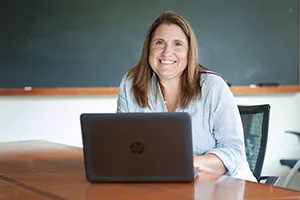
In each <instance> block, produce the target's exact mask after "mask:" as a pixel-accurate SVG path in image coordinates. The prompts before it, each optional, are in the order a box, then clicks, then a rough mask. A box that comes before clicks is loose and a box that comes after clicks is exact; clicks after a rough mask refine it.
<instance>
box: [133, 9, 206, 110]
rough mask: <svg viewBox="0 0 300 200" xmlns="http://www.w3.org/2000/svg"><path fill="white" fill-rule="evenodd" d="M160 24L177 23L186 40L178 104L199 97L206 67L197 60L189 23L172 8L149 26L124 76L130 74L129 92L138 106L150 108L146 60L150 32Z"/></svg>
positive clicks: (149, 82) (148, 74) (150, 37)
mask: <svg viewBox="0 0 300 200" xmlns="http://www.w3.org/2000/svg"><path fill="white" fill-rule="evenodd" d="M161 24H167V25H170V24H175V25H177V26H179V27H180V28H181V29H182V31H183V32H184V34H185V35H186V37H187V40H188V44H189V50H188V66H187V67H186V69H185V70H184V71H183V73H182V75H181V80H180V84H181V92H180V101H179V103H178V107H180V108H186V107H187V106H188V104H189V103H190V101H191V100H192V99H195V98H198V97H201V85H200V81H201V80H200V79H201V73H206V72H207V69H206V68H205V67H203V66H202V65H200V64H199V58H198V43H197V38H196V36H195V33H194V31H193V29H192V27H191V26H190V24H189V23H188V22H187V21H186V20H185V19H184V18H183V17H182V16H180V15H179V14H176V13H173V12H165V13H163V14H162V15H160V16H159V17H158V18H157V19H156V20H155V21H154V22H153V24H152V25H151V27H150V28H149V30H148V32H147V35H146V39H145V41H144V45H143V50H142V55H141V59H140V61H139V62H138V64H137V65H136V66H134V67H133V68H131V69H130V70H129V72H128V77H130V78H132V92H133V94H134V97H135V100H136V102H137V103H138V105H139V106H141V107H143V108H145V107H149V108H150V105H149V102H148V95H149V90H150V85H151V77H152V74H153V70H152V69H151V67H150V65H149V62H148V59H149V46H150V42H151V40H152V37H153V35H154V32H155V31H156V29H157V28H158V27H159V26H160V25H161ZM157 94H158V93H156V95H157Z"/></svg>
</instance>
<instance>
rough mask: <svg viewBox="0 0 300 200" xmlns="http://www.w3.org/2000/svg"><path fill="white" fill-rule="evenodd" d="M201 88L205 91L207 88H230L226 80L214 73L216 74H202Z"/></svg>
mask: <svg viewBox="0 0 300 200" xmlns="http://www.w3.org/2000/svg"><path fill="white" fill-rule="evenodd" d="M200 84H201V87H203V89H205V88H210V89H211V88H222V87H228V85H227V83H226V81H225V79H224V78H223V77H222V76H220V75H218V74H216V73H214V72H207V73H203V74H201V83H200Z"/></svg>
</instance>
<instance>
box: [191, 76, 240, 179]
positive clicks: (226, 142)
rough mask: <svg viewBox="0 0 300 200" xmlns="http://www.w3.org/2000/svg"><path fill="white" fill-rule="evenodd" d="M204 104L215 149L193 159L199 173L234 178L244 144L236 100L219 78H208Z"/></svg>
mask: <svg viewBox="0 0 300 200" xmlns="http://www.w3.org/2000/svg"><path fill="white" fill-rule="evenodd" d="M204 87H206V88H203V90H204V89H205V90H206V91H207V97H206V101H208V102H210V103H209V104H208V107H209V112H210V117H209V119H208V120H209V124H210V125H209V126H210V130H211V132H210V134H212V136H213V138H214V140H215V147H214V148H212V149H209V150H208V151H206V152H205V155H203V156H199V157H196V158H195V161H196V162H195V164H197V165H198V166H196V167H199V169H200V170H203V171H209V172H215V173H220V174H224V173H226V174H228V175H235V174H237V172H238V169H239V166H240V164H241V163H242V162H244V161H243V160H244V157H245V145H244V134H243V126H242V121H241V116H240V113H239V110H238V106H237V104H236V101H235V98H234V96H233V94H232V92H231V91H230V88H229V87H228V86H227V84H226V82H225V81H224V80H223V79H222V78H221V77H219V76H216V75H211V77H210V79H209V80H208V79H207V85H206V86H204Z"/></svg>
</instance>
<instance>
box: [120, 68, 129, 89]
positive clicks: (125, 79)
mask: <svg viewBox="0 0 300 200" xmlns="http://www.w3.org/2000/svg"><path fill="white" fill-rule="evenodd" d="M131 86H132V77H131V75H130V74H129V72H126V73H125V74H124V75H123V77H122V79H121V83H120V87H122V88H128V87H129V88H131Z"/></svg>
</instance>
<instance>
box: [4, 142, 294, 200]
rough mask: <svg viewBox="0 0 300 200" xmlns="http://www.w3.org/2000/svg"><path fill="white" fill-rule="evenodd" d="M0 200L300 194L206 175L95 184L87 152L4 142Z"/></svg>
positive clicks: (146, 199) (279, 196)
mask: <svg viewBox="0 0 300 200" xmlns="http://www.w3.org/2000/svg"><path fill="white" fill-rule="evenodd" d="M0 199H33V200H35V199H53V200H63V199H72V200H76V199H80V200H82V199H101V200H107V199H115V200H119V199H122V200H126V199H130V200H134V199H143V200H150V199H155V200H160V199H172V200H176V199H180V200H182V199H184V200H191V199H203V200H205V199H214V200H218V199H234V200H236V199H238V200H240V199H248V200H252V199H255V200H259V199H289V200H291V199H300V192H297V191H293V190H287V189H283V188H279V187H271V186H267V185H264V184H257V183H251V182H247V181H243V180H237V179H233V178H229V177H225V176H221V177H219V176H218V175H215V174H206V173H201V174H200V175H199V178H198V179H197V180H196V181H195V182H193V183H153V184H149V183H142V184H138V183H129V184H113V183H112V184H100V183H99V184H90V183H88V182H87V181H86V179H85V172H84V164H83V155H82V149H81V148H76V147H71V146H66V145H60V144H55V143H50V142H43V141H32V142H14V143H0Z"/></svg>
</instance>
